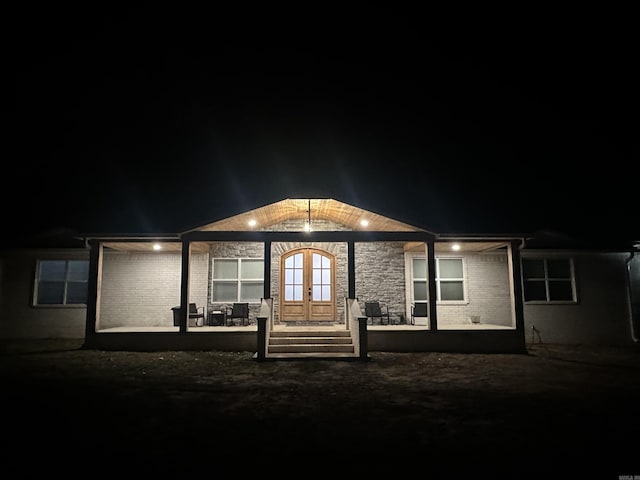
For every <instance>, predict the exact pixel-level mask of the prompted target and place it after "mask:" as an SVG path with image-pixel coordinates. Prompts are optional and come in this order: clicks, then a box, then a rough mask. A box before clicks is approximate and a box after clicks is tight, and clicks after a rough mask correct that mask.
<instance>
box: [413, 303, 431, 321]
mask: <svg viewBox="0 0 640 480" xmlns="http://www.w3.org/2000/svg"><path fill="white" fill-rule="evenodd" d="M427 305H428V304H427V303H426V302H419V303H415V304H413V305H412V306H411V325H415V324H416V317H427V316H428V315H427Z"/></svg>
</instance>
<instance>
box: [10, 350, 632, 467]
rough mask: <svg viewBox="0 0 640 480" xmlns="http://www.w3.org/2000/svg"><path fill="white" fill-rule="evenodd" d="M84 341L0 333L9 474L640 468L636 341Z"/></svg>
mask: <svg viewBox="0 0 640 480" xmlns="http://www.w3.org/2000/svg"><path fill="white" fill-rule="evenodd" d="M80 346H81V343H80V342H78V341H61V340H58V341H31V342H4V343H1V344H0V378H1V380H2V391H3V392H2V397H3V402H4V411H5V422H4V425H3V437H4V439H5V442H4V445H5V446H4V447H3V449H2V450H1V451H2V454H1V455H0V460H1V461H2V465H3V471H4V472H5V474H6V476H5V478H30V477H31V476H32V475H35V474H41V473H42V472H43V471H46V472H47V473H49V474H52V473H60V474H66V475H72V476H74V475H77V476H83V477H84V476H85V474H86V475H92V476H93V475H95V474H103V475H108V474H113V475H121V474H135V475H145V476H146V475H149V476H151V475H154V476H161V477H177V476H178V475H188V474H199V475H202V474H205V475H213V476H218V475H225V476H226V475H233V476H234V477H237V476H245V475H253V474H261V475H267V474H269V475H278V476H279V477H283V478H296V479H299V478H302V477H307V476H311V475H313V476H316V475H321V474H324V475H332V476H336V475H342V474H365V475H370V474H394V475H412V476H414V475H419V476H420V477H422V478H566V476H567V475H569V478H603V479H608V478H610V479H615V480H617V479H619V478H620V476H624V475H631V476H633V475H640V454H639V446H640V442H639V435H638V432H640V410H639V407H640V403H639V401H640V348H635V347H634V348H620V347H617V348H616V347H602V348H592V347H585V346H566V345H544V344H543V345H532V346H530V347H529V349H528V354H522V355H517V354H454V353H382V352H372V353H371V356H372V359H371V361H369V362H347V361H327V360H313V361H280V362H265V363H260V362H256V361H255V360H253V359H252V353H249V352H237V353H235V352H234V353H229V352H227V353H224V352H210V351H203V352H185V351H176V352H153V353H149V352H146V353H140V352H109V351H97V350H82V349H81V348H80Z"/></svg>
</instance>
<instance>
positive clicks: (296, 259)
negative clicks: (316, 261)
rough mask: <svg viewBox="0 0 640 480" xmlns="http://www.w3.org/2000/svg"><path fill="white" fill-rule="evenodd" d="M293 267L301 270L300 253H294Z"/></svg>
mask: <svg viewBox="0 0 640 480" xmlns="http://www.w3.org/2000/svg"><path fill="white" fill-rule="evenodd" d="M293 261H294V266H295V267H296V268H302V254H301V253H296V254H295V255H294V260H293Z"/></svg>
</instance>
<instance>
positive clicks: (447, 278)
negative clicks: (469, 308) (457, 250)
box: [436, 258, 464, 301]
mask: <svg viewBox="0 0 640 480" xmlns="http://www.w3.org/2000/svg"><path fill="white" fill-rule="evenodd" d="M436 287H437V290H438V300H440V301H463V300H464V273H463V269H462V259H461V258H436Z"/></svg>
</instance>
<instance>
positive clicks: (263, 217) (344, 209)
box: [183, 198, 426, 233]
mask: <svg viewBox="0 0 640 480" xmlns="http://www.w3.org/2000/svg"><path fill="white" fill-rule="evenodd" d="M307 219H310V220H311V223H312V224H313V222H314V221H318V220H327V221H330V222H334V223H337V224H340V225H344V226H345V227H347V228H350V229H353V230H369V231H377V232H425V231H426V230H424V229H422V228H419V227H416V226H413V225H409V224H407V223H403V222H400V221H398V220H394V219H392V218H388V217H385V216H382V215H379V214H377V213H374V212H370V211H368V210H364V209H362V208H358V207H354V206H353V205H349V204H347V203H344V202H340V201H337V200H334V199H332V198H311V199H307V198H287V199H285V200H281V201H279V202H275V203H271V204H269V205H265V206H263V207H260V208H256V209H253V210H249V211H247V212H244V213H240V214H238V215H234V216H232V217H228V218H225V219H222V220H218V221H215V222H212V223H208V224H206V225H202V226H200V227H196V228H192V229H190V230H187V231H186V232H183V233H188V232H197V231H201V232H211V231H232V232H240V231H250V230H261V229H265V228H269V227H271V226H273V225H277V224H279V223H282V222H284V221H287V220H307ZM250 220H254V221H255V222H256V224H255V226H253V227H251V226H249V221H250ZM362 220H366V221H367V222H368V225H367V226H366V227H364V226H362V225H361V223H360V222H361V221H362Z"/></svg>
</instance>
